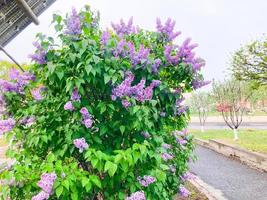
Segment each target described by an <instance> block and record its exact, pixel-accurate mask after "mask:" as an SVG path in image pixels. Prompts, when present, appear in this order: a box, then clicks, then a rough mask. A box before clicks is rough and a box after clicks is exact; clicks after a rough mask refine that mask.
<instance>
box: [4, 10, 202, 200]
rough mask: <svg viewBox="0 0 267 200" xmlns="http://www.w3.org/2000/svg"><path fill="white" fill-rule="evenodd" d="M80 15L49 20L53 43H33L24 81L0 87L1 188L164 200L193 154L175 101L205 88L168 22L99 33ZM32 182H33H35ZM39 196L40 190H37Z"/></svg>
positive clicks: (13, 192) (20, 194)
mask: <svg viewBox="0 0 267 200" xmlns="http://www.w3.org/2000/svg"><path fill="white" fill-rule="evenodd" d="M98 20H99V14H98V13H93V12H91V11H90V8H89V7H85V9H84V10H82V11H80V12H78V11H76V10H75V9H73V10H72V11H71V13H70V14H69V15H67V16H66V18H63V17H62V16H60V15H56V14H55V15H54V16H53V23H54V25H55V30H56V31H57V33H58V39H57V40H56V41H57V42H58V43H56V42H55V40H54V39H53V38H52V37H47V36H43V35H41V34H38V35H37V39H38V41H37V42H35V43H34V44H35V46H36V52H35V53H34V54H33V55H31V56H30V57H31V58H32V61H33V62H34V63H33V64H32V65H31V66H30V70H29V72H25V73H20V72H19V71H17V70H14V69H12V70H11V71H10V79H9V80H1V81H0V89H1V92H2V93H3V94H4V95H3V96H1V105H5V107H6V108H5V110H6V111H5V112H6V115H5V116H4V119H3V120H1V121H0V134H5V135H6V137H7V138H8V139H11V138H12V140H11V141H10V143H11V148H10V150H8V152H7V156H8V157H10V158H11V159H14V160H15V161H16V162H15V163H14V164H13V165H12V166H11V168H10V169H8V170H5V171H4V172H3V173H1V175H0V178H1V179H4V180H7V181H10V180H12V181H13V182H14V183H15V184H12V185H7V184H3V185H1V188H0V190H1V191H0V195H1V197H3V198H11V199H33V200H40V199H73V200H83V199H84V200H86V199H94V200H96V199H110V200H117V199H121V200H125V199H127V200H133V199H138V200H144V199H147V200H154V199H172V197H173V196H174V195H175V194H177V193H180V194H181V195H182V196H187V195H189V192H188V191H187V190H186V188H184V187H183V184H184V181H186V179H187V178H188V177H189V175H188V174H187V170H188V164H187V163H188V161H189V159H190V158H191V153H192V150H193V144H192V136H191V135H190V134H189V133H188V132H187V131H186V129H185V128H186V126H187V123H188V120H189V112H188V109H187V107H186V106H185V105H184V104H183V100H184V98H183V94H184V93H186V92H191V91H192V90H194V89H196V88H199V87H201V86H202V85H204V82H203V81H204V80H203V77H202V75H201V72H200V70H201V68H202V67H203V66H204V64H205V62H204V61H203V59H201V58H199V57H197V56H196V55H195V53H194V48H195V47H196V46H197V45H196V44H194V43H191V40H190V39H187V40H185V41H184V42H183V43H182V44H181V45H179V44H176V42H175V38H177V37H178V36H179V35H180V34H181V33H180V32H179V31H175V22H174V21H172V20H170V19H168V20H167V21H166V22H165V23H161V21H160V20H157V22H156V30H154V31H148V30H144V29H141V28H139V27H138V26H135V25H134V22H133V19H132V18H131V19H130V20H129V21H128V22H124V21H123V20H121V21H120V23H118V24H116V23H113V24H112V27H113V30H110V29H106V30H105V31H102V30H101V29H100V28H99V22H98ZM40 177H41V180H40ZM40 189H41V190H40Z"/></svg>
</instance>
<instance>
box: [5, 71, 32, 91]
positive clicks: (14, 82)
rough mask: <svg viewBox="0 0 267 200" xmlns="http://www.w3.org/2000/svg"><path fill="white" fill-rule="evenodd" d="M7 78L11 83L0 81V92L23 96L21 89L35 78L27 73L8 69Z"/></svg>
mask: <svg viewBox="0 0 267 200" xmlns="http://www.w3.org/2000/svg"><path fill="white" fill-rule="evenodd" d="M9 77H10V80H11V81H6V80H0V89H1V91H2V92H16V93H20V94H23V93H24V91H23V88H24V86H26V85H27V84H29V83H30V81H34V80H35V76H34V75H33V74H31V73H29V72H24V73H20V72H19V71H18V70H16V69H15V68H12V69H10V71H9Z"/></svg>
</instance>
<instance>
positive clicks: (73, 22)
mask: <svg viewBox="0 0 267 200" xmlns="http://www.w3.org/2000/svg"><path fill="white" fill-rule="evenodd" d="M65 33H66V34H68V35H79V34H81V33H82V29H81V20H80V16H79V14H78V13H77V11H76V10H75V8H72V12H71V15H70V16H69V18H68V19H67V30H66V31H65Z"/></svg>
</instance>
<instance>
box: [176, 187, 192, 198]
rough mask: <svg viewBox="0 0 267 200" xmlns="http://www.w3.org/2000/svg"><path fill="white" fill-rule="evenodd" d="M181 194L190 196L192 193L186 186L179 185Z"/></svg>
mask: <svg viewBox="0 0 267 200" xmlns="http://www.w3.org/2000/svg"><path fill="white" fill-rule="evenodd" d="M179 194H180V195H181V196H182V197H188V196H189V195H190V192H189V191H188V190H187V189H186V188H185V187H184V186H182V185H181V186H180V187H179Z"/></svg>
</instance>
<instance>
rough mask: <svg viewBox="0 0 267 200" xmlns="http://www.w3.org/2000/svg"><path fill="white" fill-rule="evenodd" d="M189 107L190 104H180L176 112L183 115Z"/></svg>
mask: <svg viewBox="0 0 267 200" xmlns="http://www.w3.org/2000/svg"><path fill="white" fill-rule="evenodd" d="M188 109H189V107H188V106H179V107H178V108H177V110H176V114H177V115H178V116H180V115H182V114H183V113H184V112H186V111H187V110H188Z"/></svg>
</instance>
